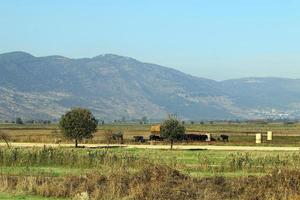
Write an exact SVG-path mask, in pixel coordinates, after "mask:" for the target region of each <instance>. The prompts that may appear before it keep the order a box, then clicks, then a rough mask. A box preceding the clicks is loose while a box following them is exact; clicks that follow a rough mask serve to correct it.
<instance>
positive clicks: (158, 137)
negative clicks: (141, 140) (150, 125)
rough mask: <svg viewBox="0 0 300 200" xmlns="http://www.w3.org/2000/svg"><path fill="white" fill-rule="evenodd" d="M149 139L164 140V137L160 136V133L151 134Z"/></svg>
mask: <svg viewBox="0 0 300 200" xmlns="http://www.w3.org/2000/svg"><path fill="white" fill-rule="evenodd" d="M149 140H151V141H153V140H154V141H162V140H164V139H163V138H162V137H160V136H158V135H150V136H149Z"/></svg>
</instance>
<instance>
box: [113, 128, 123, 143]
mask: <svg viewBox="0 0 300 200" xmlns="http://www.w3.org/2000/svg"><path fill="white" fill-rule="evenodd" d="M111 139H112V140H117V141H118V142H119V143H121V144H123V133H122V132H121V131H120V132H117V133H113V134H112V136H111Z"/></svg>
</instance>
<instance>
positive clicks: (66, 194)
mask: <svg viewBox="0 0 300 200" xmlns="http://www.w3.org/2000/svg"><path fill="white" fill-rule="evenodd" d="M299 166H300V153H299V152H234V151H224V152H223V151H208V150H202V151H199V150H198V151H191V150H149V149H148V150H146V149H123V148H112V149H72V148H14V149H6V148H0V188H1V189H2V190H1V191H2V192H6V194H5V193H2V195H4V196H5V195H6V196H7V195H9V193H11V192H18V193H23V194H24V193H26V194H31V195H39V196H43V197H55V198H72V197H74V196H76V195H78V194H80V193H82V192H86V191H88V194H89V195H90V197H93V198H94V199H128V198H129V199H145V198H146V197H147V198H148V199H165V198H166V196H156V193H155V194H153V193H152V192H153V191H148V190H149V188H148V187H151V189H152V190H155V192H159V191H160V189H161V188H157V185H159V186H160V187H164V188H166V191H168V190H173V189H172V188H173V186H172V184H175V183H176V187H179V188H181V190H182V192H183V193H184V194H185V192H191V191H189V190H190V189H192V190H193V191H192V192H194V193H195V194H197V193H198V192H201V191H202V190H204V189H205V190H206V192H208V191H209V195H212V194H213V193H214V192H215V188H219V189H216V190H218V193H219V194H218V195H217V196H216V198H215V199H218V198H219V199H252V197H253V195H252V196H249V198H248V197H247V198H246V197H244V196H243V195H245V194H244V192H245V190H246V189H247V188H248V187H253V188H252V190H256V189H259V188H261V186H259V187H258V185H255V184H254V185H252V184H251V185H248V184H250V182H251V181H257V182H255V183H258V182H262V183H263V182H264V181H266V180H268V182H266V183H265V184H266V186H265V187H271V185H269V181H271V182H272V184H275V183H276V184H278V185H275V186H274V185H273V186H272V188H273V189H274V187H275V188H276V187H278V190H279V189H280V190H281V189H282V188H285V189H288V190H290V189H291V188H290V185H289V184H290V183H282V184H283V185H280V184H281V183H280V182H278V180H279V179H278V177H277V176H279V175H280V176H281V175H282V174H284V176H286V177H281V178H284V180H286V181H287V180H289V178H292V179H293V180H291V181H293V182H292V183H294V182H295V181H296V183H297V185H296V186H293V189H295V188H296V189H297V190H298V189H300V177H299V180H298V178H297V177H295V175H294V173H296V174H297V176H298V174H299V173H298V171H299ZM291 173H292V174H293V175H291ZM274 176H276V177H277V178H276V179H274ZM220 181H221V182H220ZM249 181H250V182H249ZM276 181H277V182H278V183H277V182H276ZM289 181H290V180H289ZM298 181H299V185H298ZM203 182H205V183H206V184H204V183H203ZM237 183H239V184H245V185H244V187H245V188H244V189H243V190H242V189H241V190H238V191H236V186H235V187H234V185H235V184H237ZM203 184H204V185H203ZM224 184H225V185H226V187H229V186H230V187H229V188H227V189H225V190H224V188H223V189H222V188H220V187H221V186H222V185H224ZM188 185H190V186H188ZM225 185H224V186H222V187H225ZM227 185H228V186H227ZM231 186H232V187H231ZM174 187H175V186H174ZM176 187H175V188H176ZM187 187H188V188H187ZM198 187H200V188H198ZM256 187H258V188H256ZM272 188H269V189H270V190H271V189H272ZM177 189H178V188H177ZM200 189H201V191H198V190H200ZM293 191H294V190H293ZM293 191H291V192H293ZM168 192H171V191H168ZM174 192H175V191H174ZM202 192H203V191H202ZM228 192H229V193H237V194H236V198H233V197H231V195H232V194H228ZM201 194H202V193H201ZM221 194H222V195H221ZM266 194H268V193H266ZM143 195H146V196H143ZM153 195H154V196H153ZM164 195H167V194H164ZM172 195H175V196H172V197H173V199H177V198H179V197H182V196H180V194H177V193H176V192H175V194H172ZM178 195H179V196H178ZM181 195H183V194H181ZM185 195H187V194H185ZM198 195H200V193H199V194H198ZM207 195H208V194H207ZM214 195H216V194H214ZM224 195H225V196H224ZM228 195H229V196H228ZM247 195H249V194H247ZM261 195H262V194H261ZM264 195H265V194H264ZM268 195H270V194H268ZM293 195H295V194H294V193H293ZM0 197H1V196H0ZM21 197H22V195H21V196H20V198H21ZM131 197H132V198H131ZM184 197H186V196H184ZM198 197H199V196H193V197H190V198H186V199H198ZM250 197H251V198H250ZM17 198H19V197H18V195H17V196H16V199H17ZM24 198H25V199H26V198H29V197H26V196H25V197H24ZM32 198H33V197H32ZM34 198H36V199H39V198H40V197H34ZM34 198H33V199H34ZM293 198H294V196H293ZM293 198H292V199H293ZM0 199H1V198H0ZM203 199H210V198H208V196H206V197H203ZM258 199H260V198H258ZM275 199H288V198H286V196H283V197H280V198H275Z"/></svg>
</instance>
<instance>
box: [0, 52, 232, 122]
mask: <svg viewBox="0 0 300 200" xmlns="http://www.w3.org/2000/svg"><path fill="white" fill-rule="evenodd" d="M0 71H1V73H0V86H1V88H2V89H6V90H9V92H10V94H11V93H15V95H13V96H14V102H15V103H14V106H13V107H12V106H11V105H12V102H8V101H7V99H6V96H7V95H8V94H6V93H3V92H2V93H1V94H2V95H1V107H2V115H1V116H3V117H15V116H24V117H27V118H28V117H32V118H36V117H40V116H43V117H45V116H48V117H49V118H56V117H57V116H59V115H61V113H63V112H64V111H65V110H66V109H69V108H70V107H74V106H85V107H88V108H90V109H92V110H93V111H94V113H95V114H96V115H97V117H99V118H105V119H118V118H121V117H122V116H125V117H127V118H140V117H142V116H148V117H149V118H157V119H160V118H164V117H165V116H166V115H167V113H178V114H179V115H180V116H181V117H182V118H195V119H201V118H203V117H206V118H223V117H226V118H230V117H234V116H233V115H232V114H231V113H230V111H229V110H227V108H224V107H223V106H222V99H224V98H226V97H224V96H223V95H224V94H223V92H222V91H221V90H220V88H219V84H218V83H217V82H215V81H212V80H207V79H200V78H196V77H193V76H190V75H187V74H184V73H181V72H179V71H176V70H173V69H170V68H165V67H162V66H158V65H154V64H148V63H142V62H139V61H137V60H134V59H132V58H127V57H121V56H116V55H111V54H107V55H101V56H97V57H94V58H91V59H89V58H85V59H68V58H64V57H60V56H49V57H39V58H38V57H34V56H32V55H30V54H27V53H23V52H13V53H7V54H2V55H0ZM19 94H22V95H19ZM23 94H26V95H23ZM35 94H40V95H41V96H38V95H36V96H34V98H28V96H30V95H35ZM56 94H60V98H56V96H55V95H56ZM53 95H54V96H53ZM209 98H214V99H215V100H214V101H213V102H210V100H209ZM218 99H220V102H219V100H218ZM33 103H34V104H41V106H40V107H34V108H32V109H31V110H28V107H32V106H31V105H32V104H33ZM17 104H18V105H19V106H16V105H17ZM52 104H53V105H52ZM47 105H49V106H47ZM51 106H55V107H56V108H59V109H58V110H55V111H53V109H51ZM41 107H42V108H41ZM8 108H10V109H8ZM28 113H30V114H28ZM29 115H31V116H29Z"/></svg>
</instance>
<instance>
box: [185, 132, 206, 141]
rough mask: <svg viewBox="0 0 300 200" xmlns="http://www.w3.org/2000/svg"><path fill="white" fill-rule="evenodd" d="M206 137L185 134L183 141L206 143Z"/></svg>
mask: <svg viewBox="0 0 300 200" xmlns="http://www.w3.org/2000/svg"><path fill="white" fill-rule="evenodd" d="M207 138H208V137H207V135H198V134H186V136H185V139H186V140H192V141H206V140H207Z"/></svg>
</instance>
